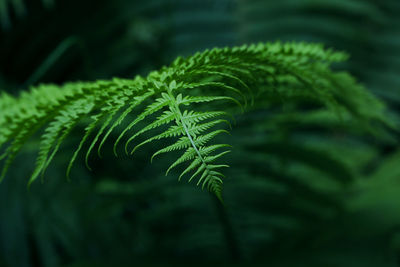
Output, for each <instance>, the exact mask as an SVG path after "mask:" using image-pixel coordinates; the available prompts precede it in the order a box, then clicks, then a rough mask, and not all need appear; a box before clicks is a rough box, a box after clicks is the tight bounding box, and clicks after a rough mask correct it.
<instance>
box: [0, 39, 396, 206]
mask: <svg viewBox="0 0 400 267" xmlns="http://www.w3.org/2000/svg"><path fill="white" fill-rule="evenodd" d="M346 59H347V55H346V54H345V53H342V52H335V51H333V50H330V49H328V50H327V49H324V48H323V46H322V45H320V44H306V43H284V44H282V43H280V42H275V43H260V44H253V45H243V46H240V47H233V48H229V47H226V48H214V49H212V50H206V51H204V52H202V53H196V54H195V55H193V56H189V57H186V58H182V57H179V58H177V59H176V60H175V61H174V62H173V63H172V64H171V65H170V66H167V67H163V68H162V69H161V70H159V71H154V72H151V73H150V74H149V75H148V76H147V77H145V78H144V77H141V76H137V77H135V78H134V79H117V78H115V79H112V80H100V81H95V82H73V83H68V84H65V85H63V86H57V85H40V86H38V87H35V88H32V89H31V90H30V91H29V92H23V93H21V95H20V96H19V97H13V96H11V95H9V94H5V93H3V95H2V96H1V97H0V146H1V147H2V148H3V151H2V154H1V156H0V160H2V161H3V169H2V172H1V179H3V178H4V176H5V174H6V171H7V169H9V167H10V165H11V163H12V162H13V160H14V158H15V157H16V155H17V153H18V152H19V151H20V150H21V148H22V147H23V145H24V144H25V143H26V142H27V141H28V140H29V138H30V137H31V136H32V135H34V134H35V133H36V132H37V131H39V130H40V129H42V128H44V130H43V132H42V133H41V141H40V147H39V153H38V156H37V161H36V167H35V169H34V171H33V173H32V176H31V177H30V179H29V184H30V183H32V182H33V181H35V180H36V179H37V178H38V177H39V176H40V175H43V174H44V172H45V170H46V168H47V167H48V166H49V164H50V162H51V161H52V159H53V158H54V156H55V154H56V153H57V151H58V150H59V149H60V146H61V145H62V143H63V141H64V140H65V139H66V138H67V137H68V135H69V133H71V131H72V129H73V128H74V127H75V126H77V125H78V124H79V123H81V122H83V118H89V119H90V122H88V123H87V125H86V128H85V131H84V133H83V135H82V139H81V141H80V143H79V145H78V148H77V149H76V151H75V152H74V154H73V155H72V157H71V160H70V163H69V165H68V168H67V176H69V175H70V172H71V168H72V165H73V163H74V162H75V161H76V159H77V157H78V155H79V152H81V151H82V150H86V164H87V166H88V167H89V156H90V154H91V152H92V151H93V149H95V147H96V145H97V150H98V153H99V155H100V151H101V148H102V147H103V145H104V144H105V142H106V140H107V139H108V137H109V136H110V134H111V133H112V132H113V131H115V130H118V131H119V133H120V134H119V136H118V138H117V139H116V140H115V142H114V153H115V155H118V146H119V144H121V143H123V142H124V143H125V145H124V150H125V152H126V153H127V154H133V153H134V152H135V151H136V150H137V149H139V148H140V147H142V146H144V145H146V144H149V143H153V142H156V141H159V140H164V139H169V140H172V141H171V142H170V143H168V144H166V145H165V143H159V144H161V145H159V146H160V147H159V149H158V150H157V151H155V152H154V154H153V155H152V157H151V159H153V158H154V157H156V156H159V155H162V154H171V155H176V157H175V158H174V159H173V160H171V164H170V166H169V168H168V170H167V171H166V174H168V173H169V172H170V171H171V170H172V169H174V168H176V167H178V166H179V165H181V164H186V166H185V167H184V168H182V169H181V171H180V175H179V180H180V179H181V178H182V177H183V176H185V175H187V176H188V177H189V178H188V181H189V182H190V181H193V180H194V179H196V180H197V182H196V184H197V185H199V186H201V187H202V188H207V189H208V190H209V191H210V192H212V193H214V194H215V195H216V196H217V197H218V198H219V199H222V193H221V191H222V183H223V178H224V174H223V168H227V167H229V165H227V164H226V162H224V161H223V160H222V158H223V156H224V155H226V154H227V153H229V152H230V150H231V149H232V148H231V146H230V145H229V144H228V143H224V142H219V143H216V142H215V141H214V140H216V139H215V137H216V136H218V135H223V134H227V133H229V131H228V129H229V127H230V126H231V124H232V122H234V119H233V118H234V116H235V115H237V114H238V113H240V112H243V111H246V110H249V109H251V108H252V107H253V108H254V107H263V108H265V107H268V105H269V103H270V102H271V99H273V98H272V97H271V96H275V97H276V96H278V97H279V99H281V101H282V102H285V101H289V100H290V99H293V98H298V97H301V98H305V99H308V100H309V101H311V102H313V103H317V104H318V105H322V106H325V107H327V108H328V109H330V110H331V111H332V112H334V113H336V114H337V115H338V120H339V119H343V120H346V119H347V118H349V117H351V118H353V119H355V120H356V121H358V122H361V123H362V125H364V126H365V125H366V126H367V127H369V126H371V123H375V124H373V125H377V124H376V123H379V124H380V125H382V124H386V125H389V126H390V122H389V121H388V120H387V119H386V117H385V114H384V105H383V104H382V103H381V102H380V101H379V100H377V99H375V98H374V97H373V96H372V95H370V94H369V93H368V92H367V91H366V90H365V89H364V88H363V87H362V86H360V85H359V84H357V82H356V81H355V80H354V79H353V78H352V77H351V76H350V75H348V74H347V73H342V72H335V71H332V69H331V67H330V65H331V63H334V62H340V61H343V60H346ZM85 122H86V121H85ZM370 129H372V127H370ZM141 136H145V138H144V139H143V138H142V141H140V142H138V141H136V140H138V139H139V138H140V137H141ZM134 142H136V143H135V145H133V144H134ZM86 143H87V148H86V146H85V145H86ZM177 151H178V152H179V153H180V154H175V153H176V152H177Z"/></svg>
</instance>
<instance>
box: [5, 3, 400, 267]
mask: <svg viewBox="0 0 400 267" xmlns="http://www.w3.org/2000/svg"><path fill="white" fill-rule="evenodd" d="M399 14H400V1H399V0H331V1H329V0H280V1H273V0H114V1H106V0H98V1H88V0H85V1H82V0H30V1H27V0H0V89H1V90H4V91H7V92H9V93H11V94H14V95H16V94H18V93H19V92H20V91H22V90H27V89H28V88H29V86H31V85H34V84H38V83H63V82H65V81H71V80H93V79H109V78H112V77H115V76H117V77H124V78H129V77H133V76H134V75H136V74H143V75H145V74H147V73H148V72H149V71H150V70H153V69H158V68H160V67H161V66H162V65H164V64H168V63H169V62H170V61H171V60H172V59H174V58H175V57H176V56H178V55H189V54H191V53H194V52H196V51H199V50H203V49H206V48H212V47H214V46H226V45H229V46H230V45H237V44H242V43H250V42H260V41H274V40H282V41H293V40H294V41H316V42H323V43H325V44H326V46H327V47H334V48H336V49H339V50H345V51H347V52H348V53H349V54H350V55H351V58H350V60H349V61H348V62H347V63H345V64H341V65H337V68H341V69H346V70H348V71H350V72H351V73H352V74H353V75H355V76H356V77H357V78H358V79H359V80H360V81H361V83H362V84H364V85H365V86H366V87H367V88H368V89H369V90H371V91H372V92H373V93H374V94H375V95H376V96H377V97H379V98H381V99H382V100H383V101H384V102H385V103H386V104H387V105H388V112H387V116H388V117H391V118H393V120H394V121H395V123H396V124H397V126H398V125H399V124H400V120H399V115H400V16H399ZM270 97H276V96H273V95H271V96H270ZM301 101H302V100H301V96H298V97H294V99H293V101H289V102H285V103H282V102H281V101H280V100H279V97H276V101H275V103H276V104H274V105H271V106H268V107H254V108H253V110H251V111H250V112H248V113H246V114H245V115H241V116H238V117H237V118H236V125H235V126H234V130H233V131H232V136H230V137H229V138H230V139H232V140H230V142H231V143H232V144H234V152H233V153H232V154H231V155H230V156H229V157H230V158H229V162H231V166H232V167H231V168H230V170H229V171H228V173H227V177H228V178H227V179H226V181H225V189H224V198H225V203H226V207H225V209H222V208H221V206H220V205H218V204H217V203H216V202H215V200H214V199H213V198H212V197H211V196H210V195H209V194H207V193H206V192H204V191H203V192H202V191H201V190H199V189H198V188H195V187H193V186H191V185H188V184H187V183H185V182H181V183H178V182H177V181H176V175H175V176H174V175H169V176H166V177H165V176H164V172H163V171H164V170H165V167H166V166H167V163H168V160H167V159H162V158H160V159H159V160H158V161H157V162H156V163H153V164H150V162H149V157H148V155H149V153H150V152H151V151H150V150H151V148H149V150H148V151H146V150H144V151H142V152H139V153H138V154H137V155H136V156H135V157H134V158H131V157H125V156H121V157H119V158H118V159H116V158H114V156H113V155H112V153H103V154H104V155H103V157H102V158H99V157H92V158H91V162H90V164H91V167H92V169H93V171H92V172H90V171H88V170H87V169H86V168H85V167H84V164H76V167H75V168H74V171H73V175H72V181H71V182H66V180H65V168H66V164H67V162H68V159H69V158H70V156H71V153H72V151H73V149H74V148H75V147H76V145H77V142H78V140H79V137H80V133H81V131H79V130H82V129H76V134H75V135H74V136H75V137H72V138H70V139H69V140H68V143H67V144H66V145H64V147H63V149H62V151H61V152H60V153H59V155H58V157H56V159H55V161H56V162H55V163H54V164H53V165H52V166H51V167H50V168H49V170H48V172H47V173H46V177H45V180H44V181H43V183H35V184H34V185H33V186H32V188H31V190H30V191H27V189H26V183H27V178H28V177H29V176H30V173H31V171H32V168H33V165H34V161H35V156H36V155H35V152H34V151H35V148H36V147H37V145H38V143H37V142H38V140H37V139H34V140H32V141H31V142H30V143H29V145H28V146H27V147H26V149H25V151H24V152H23V153H22V154H21V155H20V156H19V157H18V158H17V162H16V163H15V164H14V166H15V167H14V169H13V170H12V171H10V174H9V175H8V177H7V179H5V180H4V182H3V183H2V184H1V185H0V266H7V267H8V266H71V267H72V266H111V265H112V266H132V265H134V264H137V265H138V266H146V264H147V265H149V266H153V265H154V266H179V264H182V266H184V265H187V264H189V263H190V264H194V263H196V264H197V265H198V266H200V265H204V264H207V263H209V262H213V263H219V264H221V265H225V264H226V265H233V264H234V265H235V266H249V264H250V265H251V266H258V265H260V266H265V265H268V266H279V267H280V266H282V267H283V266H327V267H329V266H400V196H399V194H400V149H399V142H398V140H399V134H398V132H395V131H387V132H385V133H383V132H379V131H374V129H369V130H368V129H367V130H365V129H364V128H363V127H362V126H361V125H360V124H359V123H357V122H355V121H351V120H348V119H346V118H344V119H343V120H338V119H337V118H336V117H335V116H334V114H331V113H329V112H327V111H324V110H319V109H310V108H302V109H299V108H298V106H299V103H301ZM354 101H357V100H356V99H355V100H354ZM303 106H304V105H303ZM78 128H79V127H78ZM153 148H154V147H153ZM111 149H112V148H111V144H108V147H106V148H105V149H104V152H106V151H107V152H110V151H111ZM80 162H81V163H82V160H81V161H80Z"/></svg>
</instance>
